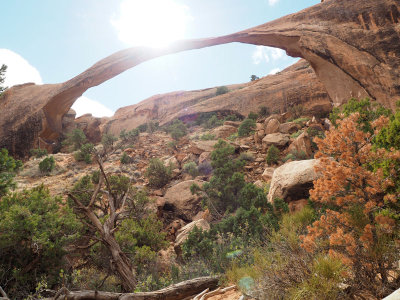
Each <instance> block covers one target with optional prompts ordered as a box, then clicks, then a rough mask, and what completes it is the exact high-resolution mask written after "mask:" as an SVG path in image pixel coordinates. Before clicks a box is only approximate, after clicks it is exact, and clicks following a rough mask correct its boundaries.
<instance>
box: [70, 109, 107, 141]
mask: <svg viewBox="0 0 400 300" xmlns="http://www.w3.org/2000/svg"><path fill="white" fill-rule="evenodd" d="M75 124H76V127H77V128H79V129H82V131H83V132H84V133H85V135H86V137H87V138H88V140H89V141H90V142H92V143H99V142H100V141H101V131H100V126H101V124H102V119H101V118H96V117H93V116H92V115H91V114H85V115H83V116H80V117H79V118H76V119H75Z"/></svg>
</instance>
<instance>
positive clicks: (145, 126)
mask: <svg viewBox="0 0 400 300" xmlns="http://www.w3.org/2000/svg"><path fill="white" fill-rule="evenodd" d="M137 129H138V130H139V132H146V131H147V123H144V124H141V125H139V126H138V127H137Z"/></svg>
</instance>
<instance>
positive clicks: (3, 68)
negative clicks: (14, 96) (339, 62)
mask: <svg viewBox="0 0 400 300" xmlns="http://www.w3.org/2000/svg"><path fill="white" fill-rule="evenodd" d="M6 71H7V66H6V65H5V64H2V65H1V67H0V96H1V95H2V94H3V92H4V91H5V90H6V89H7V87H4V86H3V84H4V81H5V76H4V74H5V73H6Z"/></svg>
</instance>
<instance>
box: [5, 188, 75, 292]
mask: <svg viewBox="0 0 400 300" xmlns="http://www.w3.org/2000/svg"><path fill="white" fill-rule="evenodd" d="M0 232H1V234H0V249H1V251H0V286H1V287H2V288H3V289H4V290H5V291H6V292H7V293H8V296H9V297H10V298H11V299H27V296H28V295H29V294H31V293H32V294H33V293H35V292H36V291H35V289H36V287H37V286H38V285H39V284H40V283H41V282H44V283H45V284H47V286H48V288H50V289H55V288H58V286H57V285H58V284H59V283H60V271H61V270H62V269H65V268H66V267H67V266H66V265H65V262H66V260H65V259H64V257H65V255H66V254H67V252H66V250H65V249H66V247H67V246H68V245H72V244H73V243H74V241H75V240H76V238H77V237H78V232H80V226H79V223H78V221H77V219H76V218H75V216H74V214H73V212H72V210H71V209H70V208H69V207H68V205H67V204H66V203H64V202H63V201H62V199H61V197H55V198H54V197H52V196H50V193H49V191H48V189H46V188H44V187H43V185H42V186H39V187H37V188H34V189H32V190H25V191H23V192H19V193H14V194H10V195H7V196H4V197H3V198H2V199H1V201H0Z"/></svg>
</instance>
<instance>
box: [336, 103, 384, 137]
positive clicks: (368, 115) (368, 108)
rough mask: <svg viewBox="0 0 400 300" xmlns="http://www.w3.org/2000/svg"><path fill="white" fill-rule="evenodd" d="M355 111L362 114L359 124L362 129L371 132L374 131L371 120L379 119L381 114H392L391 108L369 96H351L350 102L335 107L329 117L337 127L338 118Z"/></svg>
mask: <svg viewBox="0 0 400 300" xmlns="http://www.w3.org/2000/svg"><path fill="white" fill-rule="evenodd" d="M355 112H357V113H359V114H360V118H359V120H358V124H359V125H360V128H361V130H363V131H364V132H370V133H373V129H372V126H371V122H372V121H373V120H376V119H378V118H379V117H380V116H390V115H391V111H390V109H386V108H384V107H383V106H382V105H381V104H379V103H377V102H371V100H370V99H369V98H365V99H362V100H357V99H355V98H351V99H350V100H349V102H347V103H346V104H344V105H343V106H342V107H341V108H338V107H335V108H333V110H332V113H331V114H330V115H329V119H330V120H331V122H332V124H333V125H334V126H335V127H337V126H338V123H337V121H338V120H341V119H343V117H344V118H346V117H348V116H350V115H351V114H352V113H355Z"/></svg>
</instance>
